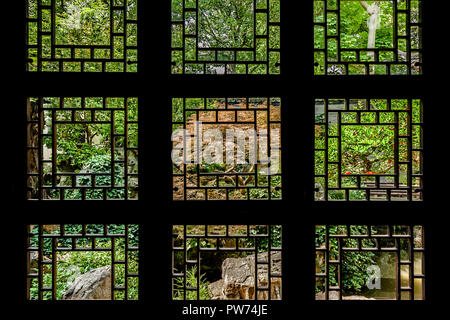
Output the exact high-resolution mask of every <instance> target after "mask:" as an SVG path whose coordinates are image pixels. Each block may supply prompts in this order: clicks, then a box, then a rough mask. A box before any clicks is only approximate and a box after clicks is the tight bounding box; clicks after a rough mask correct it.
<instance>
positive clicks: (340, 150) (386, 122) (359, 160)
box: [314, 99, 422, 199]
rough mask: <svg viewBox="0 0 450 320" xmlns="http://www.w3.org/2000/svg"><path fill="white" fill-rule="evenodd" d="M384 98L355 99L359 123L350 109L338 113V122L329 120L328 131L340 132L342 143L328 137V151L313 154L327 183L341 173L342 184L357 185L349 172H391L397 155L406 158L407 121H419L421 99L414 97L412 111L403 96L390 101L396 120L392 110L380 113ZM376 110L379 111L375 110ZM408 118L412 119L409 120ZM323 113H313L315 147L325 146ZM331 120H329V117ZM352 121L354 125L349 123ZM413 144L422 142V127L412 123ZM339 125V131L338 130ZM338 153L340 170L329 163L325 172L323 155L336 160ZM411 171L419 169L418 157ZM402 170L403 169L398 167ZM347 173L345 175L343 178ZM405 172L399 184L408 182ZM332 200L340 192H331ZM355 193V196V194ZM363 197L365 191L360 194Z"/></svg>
mask: <svg viewBox="0 0 450 320" xmlns="http://www.w3.org/2000/svg"><path fill="white" fill-rule="evenodd" d="M387 107H388V105H387V101H386V100H383V99H373V100H370V111H369V112H364V111H363V110H369V107H368V106H367V105H366V104H365V101H364V100H358V101H357V103H356V104H354V105H352V110H360V111H363V112H361V114H360V115H361V116H360V122H359V124H356V123H357V114H356V112H352V110H349V111H348V112H342V113H341V119H340V124H338V123H333V122H329V123H328V134H329V135H333V136H336V135H340V137H341V142H340V145H339V141H338V139H337V138H328V146H327V152H316V153H315V158H314V159H315V173H316V174H328V183H329V186H337V181H338V177H339V175H342V177H343V178H342V186H343V187H344V188H345V187H354V186H356V177H355V176H351V175H361V174H362V175H381V174H390V175H392V174H394V173H395V172H394V171H395V166H396V154H398V160H399V161H405V160H406V159H408V157H409V150H410V149H409V147H408V144H407V141H406V139H405V138H402V137H404V136H406V135H407V133H408V123H409V122H411V123H412V124H414V123H420V122H421V115H420V102H419V101H418V100H413V102H412V112H409V110H408V101H407V100H406V99H396V100H391V110H398V111H399V112H398V121H397V122H396V120H395V119H396V118H395V115H394V113H393V112H383V110H387ZM378 111H379V112H378ZM376 112H377V113H378V117H379V119H378V120H379V124H376V125H375V124H373V123H376ZM409 117H411V119H409ZM324 121H325V118H324V114H319V115H316V126H315V146H316V148H317V149H322V148H325V143H326V141H325V140H326V138H325V137H326V132H325V128H326V127H325V126H324V125H321V123H324ZM328 121H330V120H328ZM352 123H355V125H352ZM396 125H397V126H398V133H399V136H400V139H399V142H398V145H395V127H396ZM413 127H414V129H413V130H412V137H413V139H412V140H413V145H414V146H415V147H417V148H419V147H420V145H421V140H422V139H421V137H422V136H421V130H420V129H419V128H418V127H415V126H413ZM339 128H341V132H338V129H339ZM339 154H340V156H341V172H338V170H337V168H338V167H337V165H334V164H329V166H328V172H325V157H328V161H338V160H339V157H338V155H339ZM412 160H413V170H414V172H415V173H418V172H420V169H419V168H420V165H419V164H420V159H418V158H413V159H412ZM400 170H401V171H402V170H403V169H402V168H400ZM346 175H349V176H348V177H345V176H346ZM406 179H407V176H406V174H401V175H400V183H406V182H407V180H406ZM330 195H331V198H332V199H340V198H341V197H342V193H336V192H330ZM354 196H357V194H356V193H355V194H354ZM360 197H361V199H364V193H360Z"/></svg>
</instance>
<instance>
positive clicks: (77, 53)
mask: <svg viewBox="0 0 450 320" xmlns="http://www.w3.org/2000/svg"><path fill="white" fill-rule="evenodd" d="M26 2H27V12H26V30H27V36H26V39H27V42H26V49H27V71H32V72H36V71H37V72H41V71H44V72H57V71H59V72H136V71H137V0H96V1H94V0H92V1H78V0H77V1H69V0H26Z"/></svg>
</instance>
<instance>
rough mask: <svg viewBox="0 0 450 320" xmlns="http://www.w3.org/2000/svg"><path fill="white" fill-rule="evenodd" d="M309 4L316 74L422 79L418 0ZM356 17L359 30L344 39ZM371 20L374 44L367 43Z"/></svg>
mask: <svg viewBox="0 0 450 320" xmlns="http://www.w3.org/2000/svg"><path fill="white" fill-rule="evenodd" d="M313 1H314V21H313V28H314V74H315V75H374V74H380V75H419V74H422V52H423V51H422V0H405V1H393V0H382V1H370V2H365V1H354V0H331V1H324V0H313ZM374 6H378V7H374ZM374 9H377V12H378V16H375V15H371V14H373V12H374ZM366 11H367V12H366ZM358 17H363V18H362V19H361V21H359V22H360V24H361V25H360V27H359V29H358V30H359V31H356V30H354V29H353V30H352V34H348V32H350V31H349V30H348V29H347V28H346V26H347V25H349V24H352V25H355V21H356V20H357V19H358ZM371 17H373V19H375V20H377V21H373V28H376V29H377V30H376V35H375V37H376V39H373V43H372V44H370V42H369V43H368V42H367V40H366V38H367V37H368V32H369V31H368V30H367V28H368V26H369V24H370V19H371ZM369 41H370V36H369Z"/></svg>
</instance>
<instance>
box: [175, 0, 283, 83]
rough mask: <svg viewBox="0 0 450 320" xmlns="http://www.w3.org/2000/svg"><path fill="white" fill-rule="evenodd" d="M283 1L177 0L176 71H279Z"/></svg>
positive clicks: (199, 72)
mask: <svg viewBox="0 0 450 320" xmlns="http://www.w3.org/2000/svg"><path fill="white" fill-rule="evenodd" d="M280 3H281V0H243V1H232V2H229V1H210V0H198V1H193V0H172V7H171V54H172V74H279V73H280V65H281V64H280V52H281V50H280V29H281V28H280V26H281V24H280Z"/></svg>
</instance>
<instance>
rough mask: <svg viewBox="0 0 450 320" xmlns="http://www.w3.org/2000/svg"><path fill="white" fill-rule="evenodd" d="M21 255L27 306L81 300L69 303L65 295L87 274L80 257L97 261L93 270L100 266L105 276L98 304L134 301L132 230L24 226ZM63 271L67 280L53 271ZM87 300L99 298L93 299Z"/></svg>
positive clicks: (135, 239)
mask: <svg viewBox="0 0 450 320" xmlns="http://www.w3.org/2000/svg"><path fill="white" fill-rule="evenodd" d="M26 251H27V252H26V256H27V275H26V279H27V299H28V300H69V299H70V300H85V299H86V298H83V297H78V298H77V299H75V298H69V294H68V293H71V294H72V292H70V291H69V290H68V289H67V288H69V287H70V284H71V283H72V284H73V282H74V281H76V279H77V278H78V277H80V275H83V274H85V273H87V272H89V271H90V270H91V269H92V268H93V267H90V266H89V263H88V265H87V266H86V265H80V264H79V263H77V261H81V258H80V257H82V255H83V254H89V255H90V256H91V258H90V259H91V260H92V259H94V260H97V261H96V262H95V264H97V265H98V264H100V263H101V262H102V261H103V265H104V267H105V268H108V270H109V272H110V274H109V276H108V277H107V280H105V281H107V282H108V284H107V285H105V288H108V289H109V288H110V292H103V293H102V294H103V296H104V297H103V298H102V299H103V300H104V299H110V300H137V299H138V292H139V270H138V269H139V266H138V265H139V262H138V258H139V227H138V225H132V224H121V225H112V224H110V225H107V224H51V225H41V224H40V225H28V226H27V248H26ZM70 256H71V257H72V258H73V260H72V263H74V265H71V266H70V268H67V267H66V266H64V265H65V264H67V261H68V260H69V258H68V257H70ZM77 258H78V259H77ZM69 261H70V260H69ZM73 261H75V262H73ZM88 261H89V259H88ZM63 267H64V269H65V270H66V272H69V273H70V275H68V274H61V272H59V271H58V268H63ZM84 290H86V289H84ZM92 290H97V289H95V288H94V289H92ZM72 296H75V294H72ZM105 297H108V298H105ZM91 299H99V298H96V297H95V296H94V297H90V298H89V300H91Z"/></svg>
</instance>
